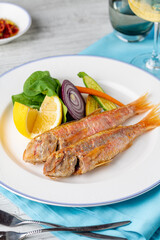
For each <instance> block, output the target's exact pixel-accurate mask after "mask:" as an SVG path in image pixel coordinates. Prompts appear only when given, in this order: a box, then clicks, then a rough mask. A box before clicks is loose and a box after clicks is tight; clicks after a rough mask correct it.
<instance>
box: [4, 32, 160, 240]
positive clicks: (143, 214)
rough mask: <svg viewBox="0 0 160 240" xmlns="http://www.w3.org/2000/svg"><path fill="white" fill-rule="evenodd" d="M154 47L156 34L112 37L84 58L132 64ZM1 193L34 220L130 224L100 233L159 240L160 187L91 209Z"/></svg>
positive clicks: (67, 239) (65, 236)
mask: <svg viewBox="0 0 160 240" xmlns="http://www.w3.org/2000/svg"><path fill="white" fill-rule="evenodd" d="M152 46H153V32H151V33H150V34H149V35H148V36H147V38H146V39H145V40H144V41H142V42H138V43H125V42H122V41H121V40H119V39H118V38H117V37H116V36H115V35H114V33H112V34H110V35H108V36H105V37H104V38H102V39H100V40H99V41H98V42H96V43H95V44H93V45H92V46H90V47H88V48H87V49H86V50H84V51H83V52H81V54H86V55H97V56H103V57H110V58H114V59H118V60H121V61H124V62H130V61H131V59H132V58H133V57H135V56H137V55H138V54H139V53H142V52H144V53H146V52H147V51H152ZM102 191H103V189H102ZM0 192H1V193H2V194H3V195H4V196H6V197H7V198H8V199H10V200H11V201H12V202H13V203H14V204H15V205H17V206H18V207H20V208H21V209H22V210H23V211H24V212H25V213H26V214H27V215H28V216H30V217H31V218H33V219H35V220H43V221H49V222H54V223H57V224H63V225H66V226H79V225H84V226H85V225H92V224H102V223H107V222H114V221H123V220H131V221H132V223H131V224H129V225H127V226H125V227H120V228H117V229H115V230H105V231H102V232H101V233H103V234H108V235H114V236H119V237H127V238H128V240H160V186H158V187H156V188H154V189H153V190H151V191H149V192H147V193H145V194H143V195H141V196H139V197H136V198H134V199H131V200H128V201H125V202H121V203H117V204H113V205H109V206H100V207H90V208H80V207H78V208H74V207H70V208H68V207H58V206H51V205H46V204H42V203H37V202H34V201H31V200H28V199H25V198H22V197H20V196H17V195H15V194H13V193H11V192H9V191H8V190H6V189H4V188H2V187H0ZM54 235H56V236H57V237H58V238H59V239H62V240H74V239H77V240H78V239H84V240H88V238H86V237H82V236H78V235H75V234H73V233H65V232H57V233H56V232H55V233H54Z"/></svg>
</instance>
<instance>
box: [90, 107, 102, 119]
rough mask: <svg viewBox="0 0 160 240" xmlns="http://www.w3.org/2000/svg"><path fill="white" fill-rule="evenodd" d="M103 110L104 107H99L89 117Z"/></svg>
mask: <svg viewBox="0 0 160 240" xmlns="http://www.w3.org/2000/svg"><path fill="white" fill-rule="evenodd" d="M102 110H103V108H98V109H96V110H95V111H94V112H92V113H90V114H89V115H88V116H87V117H89V116H92V115H96V114H98V113H101V112H102Z"/></svg>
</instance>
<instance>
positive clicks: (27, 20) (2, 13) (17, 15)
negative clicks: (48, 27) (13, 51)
mask: <svg viewBox="0 0 160 240" xmlns="http://www.w3.org/2000/svg"><path fill="white" fill-rule="evenodd" d="M0 18H3V19H8V20H11V21H13V22H14V23H15V24H16V25H17V26H18V27H19V32H18V33H17V34H16V35H15V36H13V37H9V38H4V39H0V45H2V44H5V43H8V42H11V41H13V40H14V39H16V38H18V37H20V36H22V35H23V34H24V33H25V32H27V31H28V29H29V28H30V26H31V22H32V21H31V17H30V15H29V13H28V12H27V11H26V10H25V9H23V8H22V7H20V6H18V5H15V4H12V3H5V2H1V3H0Z"/></svg>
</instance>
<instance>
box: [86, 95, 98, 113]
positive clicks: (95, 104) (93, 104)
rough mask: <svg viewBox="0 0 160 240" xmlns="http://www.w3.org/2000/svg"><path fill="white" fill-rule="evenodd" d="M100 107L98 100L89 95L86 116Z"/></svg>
mask: <svg viewBox="0 0 160 240" xmlns="http://www.w3.org/2000/svg"><path fill="white" fill-rule="evenodd" d="M98 108H99V104H98V102H97V101H96V100H95V99H94V98H93V97H92V96H91V95H88V97H87V101H86V116H88V115H89V114H91V113H93V112H94V111H96V110H97V109H98Z"/></svg>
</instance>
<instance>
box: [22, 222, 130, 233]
mask: <svg viewBox="0 0 160 240" xmlns="http://www.w3.org/2000/svg"><path fill="white" fill-rule="evenodd" d="M34 223H35V224H41V225H46V226H50V227H57V228H59V231H75V232H90V231H99V230H106V229H111V228H116V227H120V226H124V225H127V224H129V223H131V221H122V222H114V223H107V224H100V225H93V226H84V227H65V226H63V225H58V224H55V223H48V222H43V221H34V220H24V221H22V222H21V223H18V224H17V225H18V226H19V225H25V224H34ZM61 228H62V230H60V229H61ZM53 231H54V230H53Z"/></svg>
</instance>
